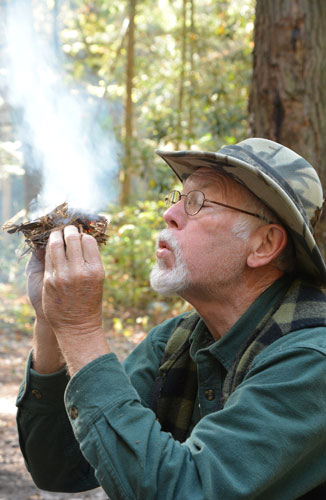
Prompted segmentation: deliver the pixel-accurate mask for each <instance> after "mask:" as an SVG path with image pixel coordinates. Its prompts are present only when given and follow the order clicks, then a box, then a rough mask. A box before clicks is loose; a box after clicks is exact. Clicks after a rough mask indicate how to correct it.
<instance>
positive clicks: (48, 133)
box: [6, 0, 118, 211]
mask: <svg viewBox="0 0 326 500" xmlns="http://www.w3.org/2000/svg"><path fill="white" fill-rule="evenodd" d="M31 1H32V0H15V1H11V2H8V11H7V15H8V18H7V33H6V34H7V44H8V54H9V61H10V66H9V75H10V79H9V99H10V103H11V105H12V106H14V107H19V108H20V109H22V110H23V119H22V123H21V124H20V133H21V137H22V140H23V142H24V141H26V140H27V142H29V143H30V144H31V145H32V149H33V156H34V158H35V159H36V163H37V165H38V166H41V168H42V178H43V187H42V192H41V193H40V197H39V199H38V200H37V202H38V203H37V204H38V205H39V207H40V209H41V210H42V211H44V210H45V209H46V208H47V209H52V208H54V207H55V206H56V205H59V204H60V203H62V202H64V201H67V202H68V203H69V205H70V206H73V207H78V208H83V209H87V210H100V209H103V208H104V207H105V206H106V204H107V203H108V201H115V199H116V197H117V183H116V182H115V181H116V178H117V172H118V147H117V143H116V141H115V139H114V138H113V135H112V132H109V131H104V130H103V128H102V127H101V126H100V124H99V123H98V114H99V110H100V111H101V113H102V114H103V108H104V106H105V103H104V100H103V99H102V100H101V99H100V98H94V97H93V98H92V97H91V96H90V95H87V94H86V92H85V91H81V89H80V88H79V90H78V89H77V88H76V85H75V88H74V89H72V88H69V87H68V86H67V84H66V83H65V81H66V75H65V74H64V71H63V69H62V67H60V64H59V63H60V61H59V57H58V55H57V53H56V51H55V49H54V47H53V44H52V42H51V38H52V40H53V37H51V36H49V34H48V33H46V32H44V30H45V31H46V23H44V26H43V25H41V28H42V32H41V29H40V28H38V29H37V28H36V27H35V23H34V24H33V22H31V19H30V15H29V14H30V12H31V4H30V2H31ZM41 4H43V8H44V5H46V2H44V0H38V1H35V2H33V6H34V12H35V8H37V7H40V5H41ZM32 21H33V19H32ZM99 105H100V108H99ZM105 109H106V110H107V112H109V111H108V107H106V108H105Z"/></svg>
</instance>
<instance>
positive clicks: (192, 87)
mask: <svg viewBox="0 0 326 500" xmlns="http://www.w3.org/2000/svg"><path fill="white" fill-rule="evenodd" d="M189 4H190V32H189V37H190V40H189V66H190V67H189V71H190V74H189V83H190V86H189V102H188V139H187V147H188V149H190V147H191V145H192V144H193V141H194V106H193V97H194V95H195V61H194V52H195V39H196V34H195V30H196V28H195V5H194V0H189Z"/></svg>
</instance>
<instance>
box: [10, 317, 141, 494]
mask: <svg viewBox="0 0 326 500" xmlns="http://www.w3.org/2000/svg"><path fill="white" fill-rule="evenodd" d="M144 335H145V334H144V332H142V331H141V330H140V329H137V330H135V331H134V332H132V333H131V334H130V335H129V336H128V337H126V336H124V335H121V334H117V333H113V334H112V333H111V334H110V345H111V348H112V350H113V351H114V352H115V353H116V354H117V356H118V357H119V359H120V360H122V359H123V358H124V357H125V356H126V355H127V354H128V353H129V352H130V351H131V350H132V349H133V348H134V347H135V344H137V343H138V342H139V341H140V340H141V339H142V338H143V337H144ZM0 337H1V345H0V500H9V499H10V500H52V499H53V500H54V499H56V500H67V499H71V500H81V499H83V500H84V499H94V500H102V499H106V498H107V495H106V494H105V493H104V491H103V490H102V489H101V488H97V489H95V490H91V491H89V492H84V493H75V494H72V493H50V492H45V491H41V490H39V489H38V488H37V487H36V486H35V484H34V483H33V481H32V479H31V477H30V475H29V473H28V472H27V470H26V468H25V465H24V461H23V457H22V455H21V452H20V449H19V445H18V436H17V429H16V421H15V414H16V407H15V400H16V396H17V392H18V389H19V386H20V383H21V381H22V379H23V375H24V368H25V361H26V357H27V355H28V352H29V350H30V348H31V335H30V334H27V333H21V331H20V330H19V329H15V327H14V326H13V325H11V326H10V327H9V328H8V323H6V324H4V323H3V322H1V318H0Z"/></svg>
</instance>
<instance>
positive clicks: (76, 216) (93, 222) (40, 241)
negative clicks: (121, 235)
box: [2, 203, 108, 255]
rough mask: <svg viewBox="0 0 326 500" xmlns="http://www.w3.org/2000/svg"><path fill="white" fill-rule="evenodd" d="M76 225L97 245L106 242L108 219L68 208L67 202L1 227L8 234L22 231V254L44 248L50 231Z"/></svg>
mask: <svg viewBox="0 0 326 500" xmlns="http://www.w3.org/2000/svg"><path fill="white" fill-rule="evenodd" d="M69 225H72V226H76V227H77V228H78V230H79V232H80V233H85V234H90V235H91V236H93V237H94V238H95V239H96V241H97V243H98V245H103V244H105V243H106V242H107V239H108V235H107V234H106V230H107V226H108V221H107V219H106V218H105V217H103V216H102V215H94V214H86V213H82V212H81V211H78V210H74V209H70V208H68V204H67V203H62V204H61V205H59V206H57V207H56V208H55V209H54V210H52V212H50V213H48V214H46V215H43V216H41V217H39V218H38V219H35V220H32V221H27V222H23V223H22V224H14V223H13V222H12V221H10V220H9V221H8V222H6V223H5V224H4V225H3V226H2V229H3V230H4V231H7V232H8V233H9V234H13V233H18V232H21V233H23V235H24V237H25V245H26V246H25V250H24V251H23V253H22V255H25V254H26V253H28V252H29V251H31V250H32V251H35V250H37V249H39V248H45V247H46V244H47V241H48V239H49V236H50V234H51V233H52V231H55V230H58V229H63V228H64V227H66V226H69Z"/></svg>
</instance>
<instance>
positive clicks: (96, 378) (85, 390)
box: [65, 353, 140, 440]
mask: <svg viewBox="0 0 326 500" xmlns="http://www.w3.org/2000/svg"><path fill="white" fill-rule="evenodd" d="M126 401H138V402H140V398H139V396H138V394H137V391H136V390H135V389H134V387H133V386H132V384H131V382H130V379H129V377H128V376H127V374H126V372H125V370H124V369H123V367H122V365H121V363H120V362H119V361H118V359H117V357H116V355H115V354H114V353H109V354H105V355H104V356H100V357H99V358H97V359H95V360H94V361H91V362H90V363H88V364H87V365H86V366H84V367H83V368H82V369H81V370H79V371H78V372H77V373H76V374H75V375H74V376H73V377H72V379H71V380H70V382H69V384H68V386H67V389H66V392H65V406H66V411H67V414H68V417H69V420H70V422H71V425H72V427H73V430H74V433H75V435H76V437H77V438H78V439H79V440H81V439H83V438H84V437H85V436H86V435H87V432H88V428H89V426H90V425H91V424H92V423H93V422H94V421H96V420H97V419H98V418H99V417H100V416H101V415H103V413H104V412H106V413H108V412H110V410H112V409H115V408H116V407H118V406H120V405H121V404H123V403H125V402H126Z"/></svg>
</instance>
